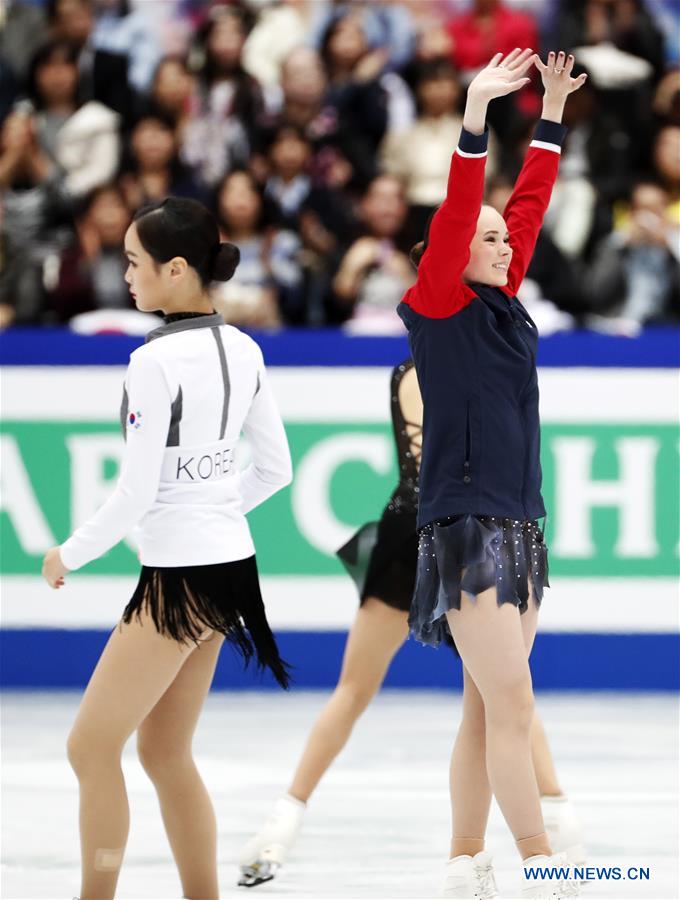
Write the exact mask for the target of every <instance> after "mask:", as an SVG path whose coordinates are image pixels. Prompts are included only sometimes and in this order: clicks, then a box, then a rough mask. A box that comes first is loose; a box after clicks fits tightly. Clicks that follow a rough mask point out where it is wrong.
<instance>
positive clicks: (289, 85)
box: [251, 47, 353, 188]
mask: <svg viewBox="0 0 680 900" xmlns="http://www.w3.org/2000/svg"><path fill="white" fill-rule="evenodd" d="M327 84H328V82H327V78H326V73H325V70H324V67H323V64H322V62H321V57H320V56H319V54H318V53H317V52H316V50H312V49H311V47H298V48H296V49H295V50H293V51H291V53H289V54H288V56H287V57H286V59H285V60H284V63H283V66H282V68H281V98H280V106H279V109H278V110H274V111H272V110H270V111H268V112H267V113H266V114H265V115H263V116H262V117H261V119H260V122H259V134H258V143H257V148H258V152H257V153H256V155H255V157H254V158H253V159H251V168H252V169H253V170H254V171H256V172H257V173H258V175H260V174H261V177H262V178H264V177H266V171H267V164H266V160H265V158H264V156H263V154H264V153H266V152H267V151H268V147H269V145H270V144H271V142H272V139H273V136H274V134H275V133H276V131H277V129H278V128H281V127H284V126H287V125H291V126H293V127H295V128H298V129H300V130H301V131H303V132H304V135H305V137H306V138H307V140H308V141H309V142H310V144H311V147H312V155H311V159H310V163H309V170H310V175H311V178H312V181H313V183H314V184H315V185H325V186H327V187H331V188H344V187H345V186H346V185H347V184H348V183H349V182H350V180H351V179H352V176H353V169H352V167H351V165H350V163H349V162H348V161H347V158H346V156H345V153H344V152H343V150H342V149H341V142H342V135H341V131H340V122H339V117H338V111H337V110H336V109H335V108H334V107H333V106H331V105H329V104H327V103H326V102H325V96H326V88H327Z"/></svg>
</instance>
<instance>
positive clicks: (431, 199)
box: [380, 59, 499, 244]
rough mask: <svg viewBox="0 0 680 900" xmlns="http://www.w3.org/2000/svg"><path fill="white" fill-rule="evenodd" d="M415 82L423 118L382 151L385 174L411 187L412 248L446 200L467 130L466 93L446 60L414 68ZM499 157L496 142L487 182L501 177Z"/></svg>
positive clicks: (385, 144)
mask: <svg viewBox="0 0 680 900" xmlns="http://www.w3.org/2000/svg"><path fill="white" fill-rule="evenodd" d="M413 80H414V83H415V94H416V103H417V110H418V118H417V120H416V122H415V123H414V124H413V125H411V126H410V127H409V128H407V129H405V130H395V131H390V132H389V133H388V134H387V136H386V138H385V140H384V141H383V143H382V145H381V149H380V156H381V161H382V165H383V168H384V170H385V171H386V172H387V173H388V174H390V175H394V176H395V177H397V178H399V179H400V180H401V181H402V182H403V183H404V184H405V185H406V200H407V201H408V203H409V205H410V210H409V217H408V241H407V243H410V244H415V243H416V242H417V241H419V240H421V238H422V235H423V231H424V229H425V225H426V223H427V220H428V219H429V217H430V215H431V214H432V211H433V210H434V209H435V208H436V207H437V206H438V205H439V204H440V203H441V202H442V200H443V199H444V197H445V196H446V183H447V180H448V176H449V168H450V166H451V154H452V152H453V148H454V147H455V146H456V144H457V143H458V138H459V136H460V130H461V127H462V125H463V117H462V116H461V115H460V113H459V111H458V104H459V101H460V97H461V93H462V87H461V85H460V82H459V80H458V76H457V74H456V71H455V69H454V68H453V67H452V66H451V64H450V63H449V62H448V61H447V60H444V59H439V60H431V61H430V62H425V63H420V64H419V65H417V66H416V67H415V68H414V78H413ZM498 152H499V151H498V145H497V142H496V140H495V138H494V137H493V136H492V137H491V139H490V143H489V159H488V161H487V165H486V176H487V178H491V177H492V176H493V175H494V174H495V172H496V169H497V163H498V158H499V156H498Z"/></svg>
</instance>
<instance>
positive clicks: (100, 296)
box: [47, 185, 134, 322]
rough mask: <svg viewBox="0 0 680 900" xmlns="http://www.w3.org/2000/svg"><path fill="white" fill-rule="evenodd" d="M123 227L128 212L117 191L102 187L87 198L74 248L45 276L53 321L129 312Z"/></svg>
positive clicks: (64, 254)
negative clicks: (105, 311)
mask: <svg viewBox="0 0 680 900" xmlns="http://www.w3.org/2000/svg"><path fill="white" fill-rule="evenodd" d="M129 224H130V210H129V209H128V207H127V205H126V203H125V200H124V198H123V195H122V193H121V191H120V190H119V189H118V188H117V187H115V186H113V185H104V186H102V187H99V188H97V189H96V190H94V191H93V192H92V194H91V195H90V196H89V197H88V198H87V202H86V203H85V206H84V208H83V211H82V213H81V214H80V215H79V216H78V218H77V228H76V230H77V237H78V239H77V242H76V243H75V244H74V245H72V246H71V247H69V248H67V249H66V250H64V251H63V253H62V254H61V256H60V257H59V261H58V264H57V266H56V268H55V270H54V271H51V272H49V274H48V276H47V277H48V281H51V282H52V284H48V306H49V309H50V311H51V313H52V315H53V316H54V317H55V318H56V320H57V321H59V322H68V321H69V320H70V319H72V318H73V317H74V316H76V315H78V314H80V313H84V312H90V311H92V310H96V309H134V303H133V301H132V297H131V296H130V291H129V288H128V286H127V284H126V283H125V278H124V276H125V269H126V267H127V261H126V260H125V258H124V256H123V238H124V237H125V232H126V231H127V228H128V225H129Z"/></svg>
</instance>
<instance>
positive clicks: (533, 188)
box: [503, 119, 567, 297]
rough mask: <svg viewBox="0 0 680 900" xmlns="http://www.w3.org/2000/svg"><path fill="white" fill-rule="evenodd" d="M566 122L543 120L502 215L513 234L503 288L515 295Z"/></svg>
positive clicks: (543, 208) (540, 218) (552, 179)
mask: <svg viewBox="0 0 680 900" xmlns="http://www.w3.org/2000/svg"><path fill="white" fill-rule="evenodd" d="M566 133H567V129H566V128H565V126H564V125H559V124H558V123H557V122H548V121H547V120H546V119H541V121H540V122H539V123H538V125H537V127H536V132H535V134H534V139H533V141H532V142H531V144H530V145H529V150H528V151H527V155H526V158H525V160H524V165H523V166H522V171H521V172H520V173H519V178H518V179H517V183H516V184H515V189H514V191H513V192H512V196H511V197H510V199H509V200H508V203H507V206H506V207H505V212H504V214H503V217H504V219H505V224H506V225H507V226H508V232H509V233H510V246H511V247H512V262H511V263H510V269H509V271H508V283H507V285H506V286H505V287H504V288H503V290H504V291H505V293H506V294H508V295H509V296H511V297H514V296H515V294H516V293H517V291H518V290H519V286H520V284H521V283H522V279H523V278H524V276H525V275H526V271H527V269H528V268H529V263H530V262H531V256H532V254H533V252H534V247H535V246H536V240H537V239H538V233H539V231H540V230H541V225H542V224H543V217H544V215H545V211H546V209H547V208H548V204H549V203H550V195H551V194H552V189H553V185H554V184H555V180H556V178H557V170H558V167H559V161H560V152H561V145H562V141H563V140H564V136H565V134H566Z"/></svg>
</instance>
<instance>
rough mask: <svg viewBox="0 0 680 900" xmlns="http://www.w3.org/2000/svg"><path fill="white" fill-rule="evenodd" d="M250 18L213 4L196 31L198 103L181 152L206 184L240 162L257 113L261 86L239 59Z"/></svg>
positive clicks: (245, 156)
mask: <svg viewBox="0 0 680 900" xmlns="http://www.w3.org/2000/svg"><path fill="white" fill-rule="evenodd" d="M251 24H252V23H251V22H250V19H249V17H248V16H247V14H246V13H245V12H244V11H243V10H242V9H241V8H240V7H238V6H216V7H213V9H212V10H211V12H210V19H209V20H208V22H207V24H206V25H205V26H204V27H203V28H202V29H201V31H200V32H199V35H198V46H197V52H198V53H199V54H200V55H201V56H202V62H201V65H200V68H199V86H200V109H199V110H198V112H197V114H196V115H195V116H193V117H192V118H191V119H190V120H189V122H188V123H187V126H186V128H185V131H184V147H183V152H182V155H183V157H184V160H185V162H187V163H188V164H189V165H191V166H192V167H194V168H196V169H197V170H198V171H199V173H200V175H201V178H202V179H203V181H204V183H205V184H206V185H209V186H214V185H215V184H217V182H218V181H219V179H220V178H221V177H222V176H223V175H224V173H225V172H227V171H228V170H229V169H230V168H232V167H234V166H239V165H245V163H246V162H247V160H248V154H249V149H250V145H251V137H252V135H251V133H250V132H251V131H252V129H253V127H254V124H255V122H256V121H257V119H258V118H259V116H260V115H261V110H262V91H261V89H260V87H259V85H258V84H257V82H256V81H255V79H254V78H252V77H251V76H250V75H248V73H247V72H246V70H245V69H244V68H243V63H242V54H243V45H244V44H245V41H246V37H247V36H248V30H249V27H250V25H251ZM195 55H196V54H195Z"/></svg>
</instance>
